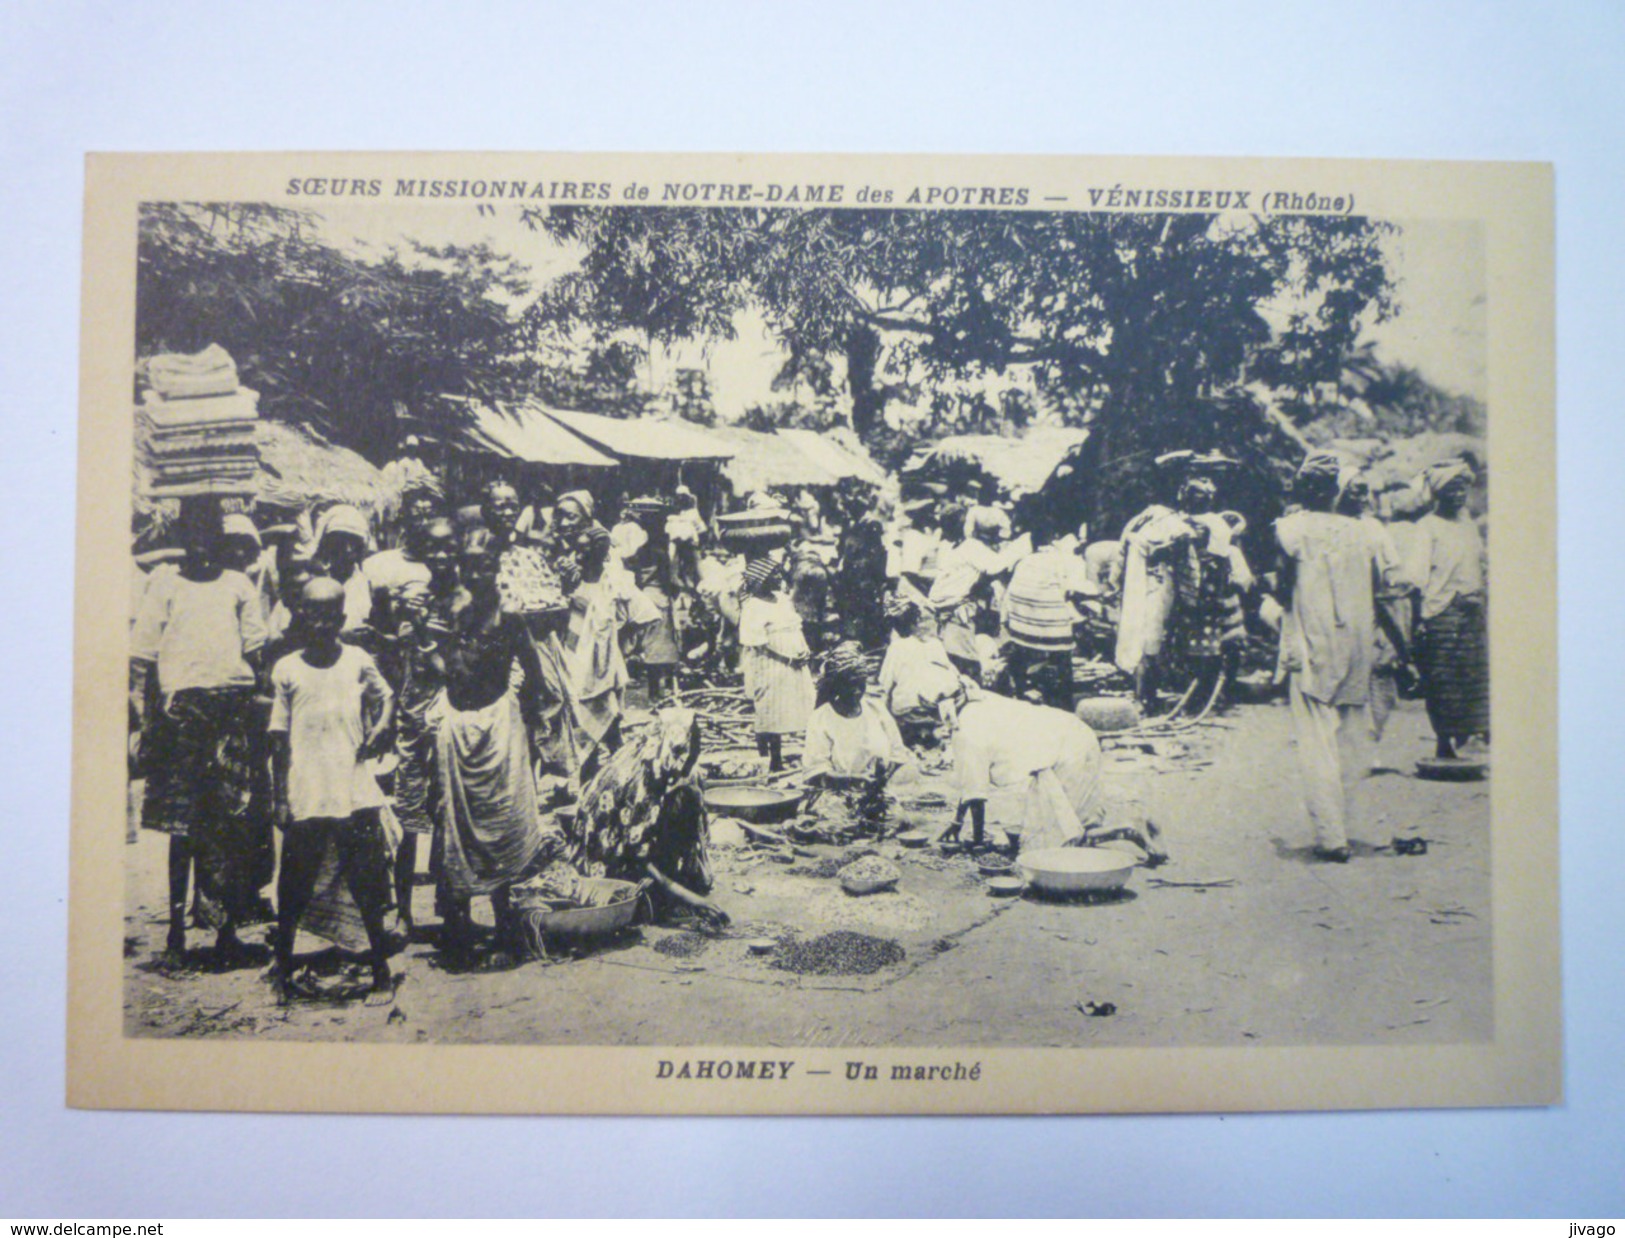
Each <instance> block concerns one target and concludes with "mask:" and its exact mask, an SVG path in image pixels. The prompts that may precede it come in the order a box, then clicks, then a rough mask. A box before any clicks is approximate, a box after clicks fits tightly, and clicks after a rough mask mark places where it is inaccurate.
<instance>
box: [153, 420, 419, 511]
mask: <svg viewBox="0 0 1625 1238" xmlns="http://www.w3.org/2000/svg"><path fill="white" fill-rule="evenodd" d="M142 424H143V423H142V422H141V420H140V419H138V420H137V422H136V425H137V431H136V434H137V440H138V441H137V448H138V450H137V452H136V459H135V482H136V511H137V513H138V514H141V515H147V516H151V515H153V514H155V513H157V512H158V511H160V510H166V509H163V508H162V507H161V506H160V504H161V501H160V500H154V499H152V498H151V497H149V496H147V495H146V493H145V489H146V484H145V483H146V476H145V467H144V465H143V463H142V458H141V452H140V450H139V448H140V446H141V444H140V442H139V439H140V435H141V428H140V427H141V426H142ZM256 436H257V438H258V439H259V449H260V467H259V472H258V473H257V474H256V475H255V478H254V497H255V499H256V501H258V502H260V503H264V504H269V505H274V506H277V507H288V508H303V507H308V506H310V505H311V504H313V503H319V502H322V501H327V502H339V503H350V504H353V505H354V506H356V507H359V508H361V509H362V510H363V511H364V512H368V513H377V512H379V511H382V510H385V509H388V508H392V507H393V506H394V505H395V504H397V503H398V502H399V501H400V495H399V494H396V493H395V492H394V490H393V488H392V487H391V486H390V484H389V483H388V481H387V480H386V479H385V477H384V474H383V473H382V472H380V471H379V470H378V469H376V468H374V467H373V466H372V465H371V464H369V463H368V462H367V461H366V460H365V459H363V458H362V457H361V456H359V455H357V454H356V453H355V452H353V451H351V450H350V449H349V448H347V447H339V446H336V445H335V444H333V443H330V442H328V441H327V440H326V439H325V438H322V437H321V436H320V435H319V434H317V433H316V432H315V431H312V430H307V429H304V428H302V427H300V426H294V425H290V424H288V423H286V422H282V421H269V420H263V419H262V420H261V421H260V423H259V425H258V427H257V429H256Z"/></svg>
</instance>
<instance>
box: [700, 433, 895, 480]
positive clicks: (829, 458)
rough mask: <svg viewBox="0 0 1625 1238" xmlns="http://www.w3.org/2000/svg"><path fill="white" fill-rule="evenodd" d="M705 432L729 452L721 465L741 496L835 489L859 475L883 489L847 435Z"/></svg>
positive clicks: (875, 469) (880, 475) (877, 472)
mask: <svg viewBox="0 0 1625 1238" xmlns="http://www.w3.org/2000/svg"><path fill="white" fill-rule="evenodd" d="M707 433H709V434H711V435H712V436H713V437H715V438H718V439H721V440H722V441H723V442H724V443H726V444H727V445H728V447H729V448H730V449H731V450H732V452H733V458H732V459H731V460H728V461H726V462H725V463H724V464H723V466H722V471H723V474H724V476H726V477H727V478H728V480H729V482H731V483H732V485H733V488H734V490H735V491H737V492H738V493H740V494H744V493H747V492H748V491H752V490H765V489H767V488H768V487H769V486H834V485H836V484H838V483H839V482H840V481H842V480H843V479H844V478H847V477H857V478H861V479H862V480H864V481H867V482H872V483H873V484H875V485H877V486H884V485H885V484H886V482H887V477H886V474H885V472H884V470H882V469H881V468H880V467H879V466H878V465H876V464H875V462H874V461H873V460H871V459H870V458H869V455H868V453H867V452H865V451H864V450H863V448H862V447H861V446H860V445H859V444H858V441H857V438H856V437H855V436H852V435H851V432H850V431H839V430H827V431H818V430H778V431H763V430H750V429H747V428H746V427H744V426H712V427H710V428H709V429H708V431H707Z"/></svg>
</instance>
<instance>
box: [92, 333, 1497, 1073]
mask: <svg viewBox="0 0 1625 1238" xmlns="http://www.w3.org/2000/svg"><path fill="white" fill-rule="evenodd" d="M695 373H696V371H694V370H685V371H681V372H680V374H679V378H680V381H679V382H678V383H677V385H676V389H675V392H674V394H673V396H672V399H671V401H670V403H669V404H668V405H667V406H665V407H661V408H655V407H644V408H640V409H637V410H634V411H628V410H626V409H623V408H616V407H613V406H611V404H610V403H609V402H607V401H605V400H602V399H598V400H594V399H588V398H582V399H579V400H577V401H575V403H576V404H578V405H581V406H582V407H571V406H568V403H567V402H566V401H565V400H562V399H560V398H558V396H557V393H554V394H552V395H544V394H542V393H538V392H535V391H532V392H529V393H527V392H524V391H520V390H511V391H507V390H505V391H502V392H499V393H497V392H481V391H478V390H472V389H468V388H465V389H464V390H461V391H456V392H453V391H442V390H431V391H427V392H426V393H425V394H424V395H423V396H422V398H421V399H418V400H415V401H409V402H398V403H397V404H396V405H395V406H393V407H392V408H391V409H390V410H389V411H388V413H387V416H388V421H387V423H386V424H387V425H388V435H387V443H388V446H387V449H384V448H383V447H382V446H381V444H383V443H384V442H385V440H384V439H382V438H379V437H378V436H372V437H369V438H367V439H365V440H352V441H351V443H350V444H349V445H346V444H345V443H344V442H342V441H340V440H341V439H342V437H343V436H342V435H339V434H331V435H330V434H329V433H324V430H323V428H322V427H323V426H324V425H326V426H327V427H328V428H331V425H332V422H331V420H328V421H325V422H324V420H323V419H321V418H312V417H289V416H286V412H285V410H286V409H287V407H288V405H287V403H286V401H283V402H281V403H280V404H279V411H278V412H277V413H276V414H275V415H272V414H269V413H268V412H267V411H266V408H265V407H264V405H266V404H269V403H271V402H272V400H271V397H272V396H273V395H275V394H276V393H275V390H274V386H273V382H272V380H273V379H274V378H275V375H273V374H272V373H271V372H270V371H269V368H268V367H266V366H265V365H264V362H263V360H262V359H260V358H255V357H249V356H246V355H242V354H241V353H240V352H232V351H228V350H227V349H226V348H223V347H221V346H220V345H219V344H218V343H213V342H210V343H208V344H207V345H206V346H201V345H200V346H199V347H198V348H197V349H196V351H186V352H183V351H153V352H150V353H147V354H144V355H143V356H142V358H141V360H140V362H139V363H138V365H137V367H136V375H135V384H134V392H135V409H134V430H133V433H134V441H135V461H136V463H135V476H134V500H133V525H132V568H131V595H130V597H131V635H130V642H131V646H130V653H131V662H130V665H131V677H130V705H129V717H130V730H129V736H130V741H129V776H130V778H129V802H128V816H127V821H126V822H125V825H124V830H125V842H126V844H127V846H128V855H129V857H130V859H129V865H128V869H127V872H128V882H127V889H126V898H127V905H126V937H125V955H126V972H125V977H126V979H125V983H126V1031H127V1033H128V1034H131V1035H141V1036H240V1035H256V1036H268V1037H273V1038H274V1037H286V1038H291V1039H367V1040H395V1041H413V1040H422V1041H432V1042H435V1043H445V1042H457V1041H497V1042H505V1043H580V1044H624V1043H642V1044H699V1043H733V1044H763V1045H796V1044H804V1045H818V1046H823V1047H837V1046H843V1045H852V1046H859V1045H865V1044H870V1045H874V1044H907V1043H920V1044H930V1043H936V1044H954V1043H975V1044H1001V1043H1010V1044H1034V1045H1048V1044H1058V1045H1059V1044H1079V1043H1106V1044H1109V1043H1124V1044H1143V1043H1174V1042H1178V1043H1245V1042H1248V1041H1251V1040H1257V1039H1264V1040H1268V1041H1272V1042H1275V1043H1315V1042H1323V1041H1335V1042H1338V1043H1363V1042H1373V1043H1388V1042H1391V1041H1394V1040H1399V1041H1428V1040H1434V1039H1455V1040H1461V1039H1473V1038H1481V1037H1484V1036H1486V1035H1488V1031H1489V1017H1490V1010H1491V1006H1492V994H1491V986H1490V974H1491V959H1490V951H1489V925H1488V917H1489V884H1488V874H1489V837H1488V792H1487V783H1486V781H1485V779H1486V778H1487V775H1488V769H1489V712H1488V699H1489V697H1488V691H1489V677H1488V625H1487V619H1486V614H1487V608H1486V589H1487V585H1486V579H1487V552H1486V543H1487V536H1488V519H1487V494H1488V489H1487V478H1486V477H1485V472H1484V463H1485V453H1484V446H1483V438H1482V434H1481V433H1469V432H1465V431H1463V430H1462V429H1460V428H1457V429H1431V428H1421V429H1418V428H1417V427H1416V426H1414V425H1413V426H1411V427H1409V428H1408V430H1407V432H1404V433H1399V432H1397V431H1395V430H1394V429H1393V428H1392V427H1391V426H1390V427H1386V428H1384V429H1383V430H1381V431H1380V432H1378V433H1375V434H1367V435H1363V436H1362V435H1356V434H1354V433H1349V432H1347V430H1348V428H1349V426H1348V425H1347V424H1339V426H1338V432H1336V433H1333V432H1326V431H1325V430H1324V429H1323V430H1322V431H1321V432H1318V433H1316V434H1314V435H1312V436H1306V435H1305V434H1303V433H1301V432H1299V431H1298V430H1296V429H1294V428H1293V427H1292V426H1290V425H1285V424H1283V418H1282V417H1281V416H1280V415H1279V414H1277V413H1275V412H1274V411H1273V406H1272V407H1271V410H1270V411H1266V413H1265V414H1264V415H1262V417H1261V421H1260V424H1263V425H1265V426H1266V427H1269V426H1270V423H1271V419H1272V418H1273V420H1274V423H1275V424H1274V426H1273V430H1272V431H1271V432H1272V433H1274V438H1273V439H1271V440H1270V446H1269V448H1268V450H1265V449H1263V448H1258V447H1257V445H1256V443H1254V444H1253V445H1251V446H1249V444H1248V443H1247V442H1246V441H1244V440H1235V441H1231V440H1226V439H1224V438H1223V436H1221V435H1215V434H1207V433H1203V432H1201V430H1200V424H1201V417H1202V416H1206V415H1213V416H1217V415H1220V413H1223V412H1224V410H1226V409H1227V408H1228V407H1229V406H1228V405H1227V404H1226V400H1227V399H1230V400H1239V399H1247V398H1250V397H1249V396H1248V395H1247V393H1246V392H1245V390H1244V389H1242V388H1240V387H1238V388H1236V389H1235V391H1233V392H1232V393H1231V394H1230V395H1227V396H1223V397H1221V396H1217V395H1213V394H1212V393H1203V394H1202V395H1201V396H1200V397H1199V399H1198V404H1200V406H1201V409H1203V410H1210V411H1209V412H1206V413H1200V414H1191V415H1190V416H1188V417H1187V418H1186V420H1185V422H1178V423H1176V427H1175V429H1174V430H1173V431H1172V432H1171V433H1172V441H1169V440H1168V439H1166V438H1165V439H1164V441H1163V442H1161V443H1160V444H1159V445H1158V447H1159V449H1156V450H1141V451H1138V452H1135V453H1119V454H1115V455H1114V454H1113V453H1112V445H1111V443H1110V442H1109V441H1106V440H1107V438H1108V434H1107V428H1106V427H1107V426H1108V425H1109V423H1108V422H1107V421H1105V420H1103V419H1102V416H1101V415H1100V414H1099V412H1098V410H1097V411H1095V412H1092V413H1090V412H1084V413H1080V412H1079V410H1078V409H1077V408H1075V407H1071V406H1063V405H1062V404H1061V403H1060V402H1058V401H1057V400H1056V399H1055V398H1054V397H1053V396H1052V395H1049V394H1046V393H1045V392H1043V391H1039V392H1037V393H1036V394H1035V395H1034V397H1033V398H1032V399H1031V401H1030V402H1029V404H1028V405H1027V406H1026V407H1025V410H1024V412H1023V413H1022V415H1021V416H1020V417H1016V418H1001V417H999V416H993V417H991V418H989V417H985V416H984V417H983V418H982V419H981V420H980V421H978V422H975V423H973V424H972V425H971V426H970V428H969V429H965V430H963V432H955V433H940V434H935V435H931V436H919V437H916V438H915V439H914V440H912V441H909V442H907V443H903V442H901V441H900V440H897V439H894V438H888V437H887V436H886V434H885V433H875V432H873V431H872V428H869V427H861V422H862V418H861V417H860V416H859V415H858V412H857V410H856V409H852V410H849V411H848V412H847V414H846V417H845V420H844V423H843V422H839V421H838V422H837V423H836V424H825V425H822V426H820V427H818V428H811V427H810V426H809V425H808V424H792V421H793V419H792V420H787V421H781V423H780V424H777V425H767V424H765V421H764V418H763V417H762V416H759V415H756V414H752V415H749V416H736V417H732V418H719V417H715V416H701V417H693V418H690V417H687V416H684V415H683V409H684V402H685V400H689V401H692V400H693V399H694V398H696V397H695V392H696V391H698V392H700V393H701V397H702V398H703V397H704V396H705V392H706V390H708V388H707V386H706V382H705V381H704V379H703V375H702V377H701V378H700V379H698V380H696V379H695V377H694V375H695ZM256 384H258V385H256ZM960 394H961V395H962V394H963V393H960ZM1367 397H1368V398H1369V399H1370V401H1371V402H1372V403H1373V404H1376V403H1377V402H1379V400H1380V398H1381V392H1379V391H1377V390H1375V389H1374V387H1373V386H1370V385H1368V387H1367V388H1366V389H1364V390H1362V391H1360V392H1357V393H1356V394H1355V396H1353V397H1351V398H1353V399H1356V400H1358V399H1361V398H1367ZM955 398H959V397H958V396H956V397H955ZM1254 403H1255V405H1256V406H1257V407H1264V406H1265V405H1267V404H1268V401H1266V400H1261V399H1260V400H1255V401H1254ZM1215 409H1216V410H1220V413H1211V410H1215ZM590 410H591V411H590ZM1371 420H1375V421H1377V422H1381V420H1382V419H1381V418H1380V417H1377V418H1368V421H1371ZM1350 424H1352V423H1350ZM1432 424H1444V423H1443V422H1440V421H1439V420H1438V419H1435V422H1434V423H1432ZM1180 426H1183V428H1179V427H1180ZM860 428H863V429H864V432H860ZM357 446H359V447H363V448H366V449H367V450H366V451H365V453H363V452H362V451H357V450H356V449H355V448H356V447H357ZM787 996H790V997H792V999H793V1000H791V1001H789V1002H786V1001H785V998H786V997H787Z"/></svg>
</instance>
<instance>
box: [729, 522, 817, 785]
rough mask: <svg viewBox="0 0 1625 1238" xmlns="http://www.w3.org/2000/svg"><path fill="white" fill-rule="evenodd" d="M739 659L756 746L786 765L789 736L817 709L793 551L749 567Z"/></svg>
mask: <svg viewBox="0 0 1625 1238" xmlns="http://www.w3.org/2000/svg"><path fill="white" fill-rule="evenodd" d="M739 649H740V654H739V665H740V669H741V670H742V671H743V672H744V675H745V695H746V697H747V698H749V700H750V701H751V703H752V705H753V706H754V707H755V712H756V748H757V751H758V752H760V753H761V754H762V755H763V756H765V757H767V758H768V762H769V768H770V769H772V770H773V771H775V772H777V771H778V770H781V769H783V768H784V737H785V736H786V735H790V734H794V733H795V732H797V731H804V730H806V729H807V719H808V718H809V717H810V716H811V714H812V709H813V681H812V672H811V670H809V669H808V662H809V660H810V658H811V651H810V650H809V649H808V647H807V640H806V637H805V636H804V635H803V634H802V629H801V616H800V615H798V614H797V613H796V610H795V606H794V605H793V604H792V603H791V600H790V595H789V555H788V554H787V553H786V552H785V551H784V550H783V549H782V548H781V549H778V550H773V551H769V552H767V553H766V554H763V555H760V556H758V557H757V558H754V559H752V560H751V561H750V562H749V563H748V564H747V565H746V567H745V596H744V601H743V602H742V603H741V605H740V609H739Z"/></svg>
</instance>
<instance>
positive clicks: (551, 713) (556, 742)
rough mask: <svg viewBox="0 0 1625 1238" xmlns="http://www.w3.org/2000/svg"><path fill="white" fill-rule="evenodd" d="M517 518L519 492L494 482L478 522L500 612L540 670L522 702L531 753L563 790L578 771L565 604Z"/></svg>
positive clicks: (539, 767) (556, 582) (549, 565)
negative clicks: (526, 636)
mask: <svg viewBox="0 0 1625 1238" xmlns="http://www.w3.org/2000/svg"><path fill="white" fill-rule="evenodd" d="M520 514H521V513H520V505H519V492H518V491H517V490H516V489H514V487H513V486H511V485H510V484H508V483H507V482H504V481H498V482H493V483H492V484H491V485H490V486H488V487H487V488H486V491H485V498H484V501H483V502H482V504H481V506H480V518H481V519H482V520H483V521H484V523H485V527H486V528H487V529H489V530H490V532H491V549H492V552H493V553H494V554H495V555H496V557H497V596H498V597H499V598H500V599H501V602H502V609H503V611H504V612H505V613H507V614H511V615H515V616H517V617H518V618H519V620H520V622H521V623H523V624H524V626H525V630H526V631H527V632H529V633H530V639H531V644H532V645H534V646H535V647H536V662H537V665H538V666H539V667H540V668H541V678H540V679H539V680H538V681H537V682H536V683H535V684H534V685H533V686H534V688H535V689H536V693H537V695H536V696H535V698H534V699H532V700H530V701H527V702H526V708H527V712H528V713H529V716H530V718H531V720H532V726H531V736H530V739H531V750H532V754H533V756H534V757H535V761H536V767H537V772H538V775H539V776H540V777H545V778H551V779H553V780H555V785H559V786H564V785H569V784H573V783H574V781H575V780H576V779H577V777H578V775H579V773H580V769H581V757H580V753H579V752H578V750H577V745H576V731H575V718H574V709H573V706H572V702H571V688H570V674H569V669H568V667H567V665H566V660H565V654H564V645H563V637H564V633H565V622H566V620H567V618H568V616H569V602H568V600H567V599H566V598H565V595H564V590H563V588H562V586H561V585H560V583H559V577H558V573H557V572H556V571H555V569H554V566H553V564H552V563H551V562H549V560H548V557H547V555H546V554H545V553H544V552H543V550H542V548H541V547H540V546H538V545H535V544H534V543H532V542H530V541H527V540H525V539H524V538H523V537H522V536H521V535H520V533H519V518H520Z"/></svg>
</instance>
